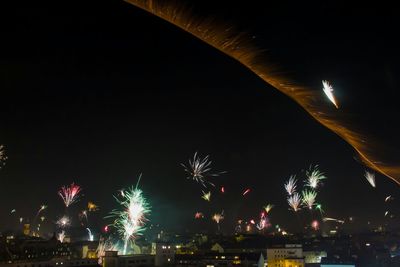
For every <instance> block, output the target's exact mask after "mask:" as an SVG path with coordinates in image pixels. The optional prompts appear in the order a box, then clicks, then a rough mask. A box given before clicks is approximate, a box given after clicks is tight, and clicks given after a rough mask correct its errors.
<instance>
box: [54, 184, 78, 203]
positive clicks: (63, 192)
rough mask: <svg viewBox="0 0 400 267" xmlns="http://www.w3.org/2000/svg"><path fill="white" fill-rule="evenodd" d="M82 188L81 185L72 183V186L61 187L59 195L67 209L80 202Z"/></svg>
mask: <svg viewBox="0 0 400 267" xmlns="http://www.w3.org/2000/svg"><path fill="white" fill-rule="evenodd" d="M81 190H82V188H81V187H80V186H79V185H76V184H74V183H72V184H71V185H70V186H63V187H61V189H60V191H58V195H59V196H60V197H61V198H62V200H63V202H64V205H65V207H67V208H68V207H69V206H71V205H72V204H74V203H75V202H76V201H78V195H79V193H80V192H81Z"/></svg>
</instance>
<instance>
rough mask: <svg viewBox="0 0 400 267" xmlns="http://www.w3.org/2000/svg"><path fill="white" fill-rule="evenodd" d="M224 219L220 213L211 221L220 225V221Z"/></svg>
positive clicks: (222, 213)
mask: <svg viewBox="0 0 400 267" xmlns="http://www.w3.org/2000/svg"><path fill="white" fill-rule="evenodd" d="M223 219H224V212H221V213H215V214H214V215H213V216H212V220H213V221H215V222H216V223H217V224H219V223H220V221H222V220H223Z"/></svg>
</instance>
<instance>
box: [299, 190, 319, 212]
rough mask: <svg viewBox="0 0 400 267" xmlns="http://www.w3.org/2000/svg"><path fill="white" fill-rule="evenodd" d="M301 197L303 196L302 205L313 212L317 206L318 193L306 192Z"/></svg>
mask: <svg viewBox="0 0 400 267" xmlns="http://www.w3.org/2000/svg"><path fill="white" fill-rule="evenodd" d="M301 195H302V198H301V201H302V203H303V204H304V205H305V206H307V207H308V208H309V209H310V210H311V209H312V208H313V206H314V204H315V198H316V197H317V192H315V191H312V190H310V191H308V190H304V191H302V192H301Z"/></svg>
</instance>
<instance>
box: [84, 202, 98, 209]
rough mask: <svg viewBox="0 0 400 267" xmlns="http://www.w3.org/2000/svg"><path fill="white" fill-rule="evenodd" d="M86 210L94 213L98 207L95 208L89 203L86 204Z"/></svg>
mask: <svg viewBox="0 0 400 267" xmlns="http://www.w3.org/2000/svg"><path fill="white" fill-rule="evenodd" d="M87 209H88V211H96V210H99V206H97V205H96V204H94V203H93V202H90V201H89V202H88V204H87Z"/></svg>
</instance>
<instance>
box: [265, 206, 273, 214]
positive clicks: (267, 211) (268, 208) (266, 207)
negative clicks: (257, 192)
mask: <svg viewBox="0 0 400 267" xmlns="http://www.w3.org/2000/svg"><path fill="white" fill-rule="evenodd" d="M273 207H274V205H273V204H267V205H266V206H265V207H264V210H265V212H266V213H267V214H268V213H269V212H270V211H271V210H272V208H273Z"/></svg>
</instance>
